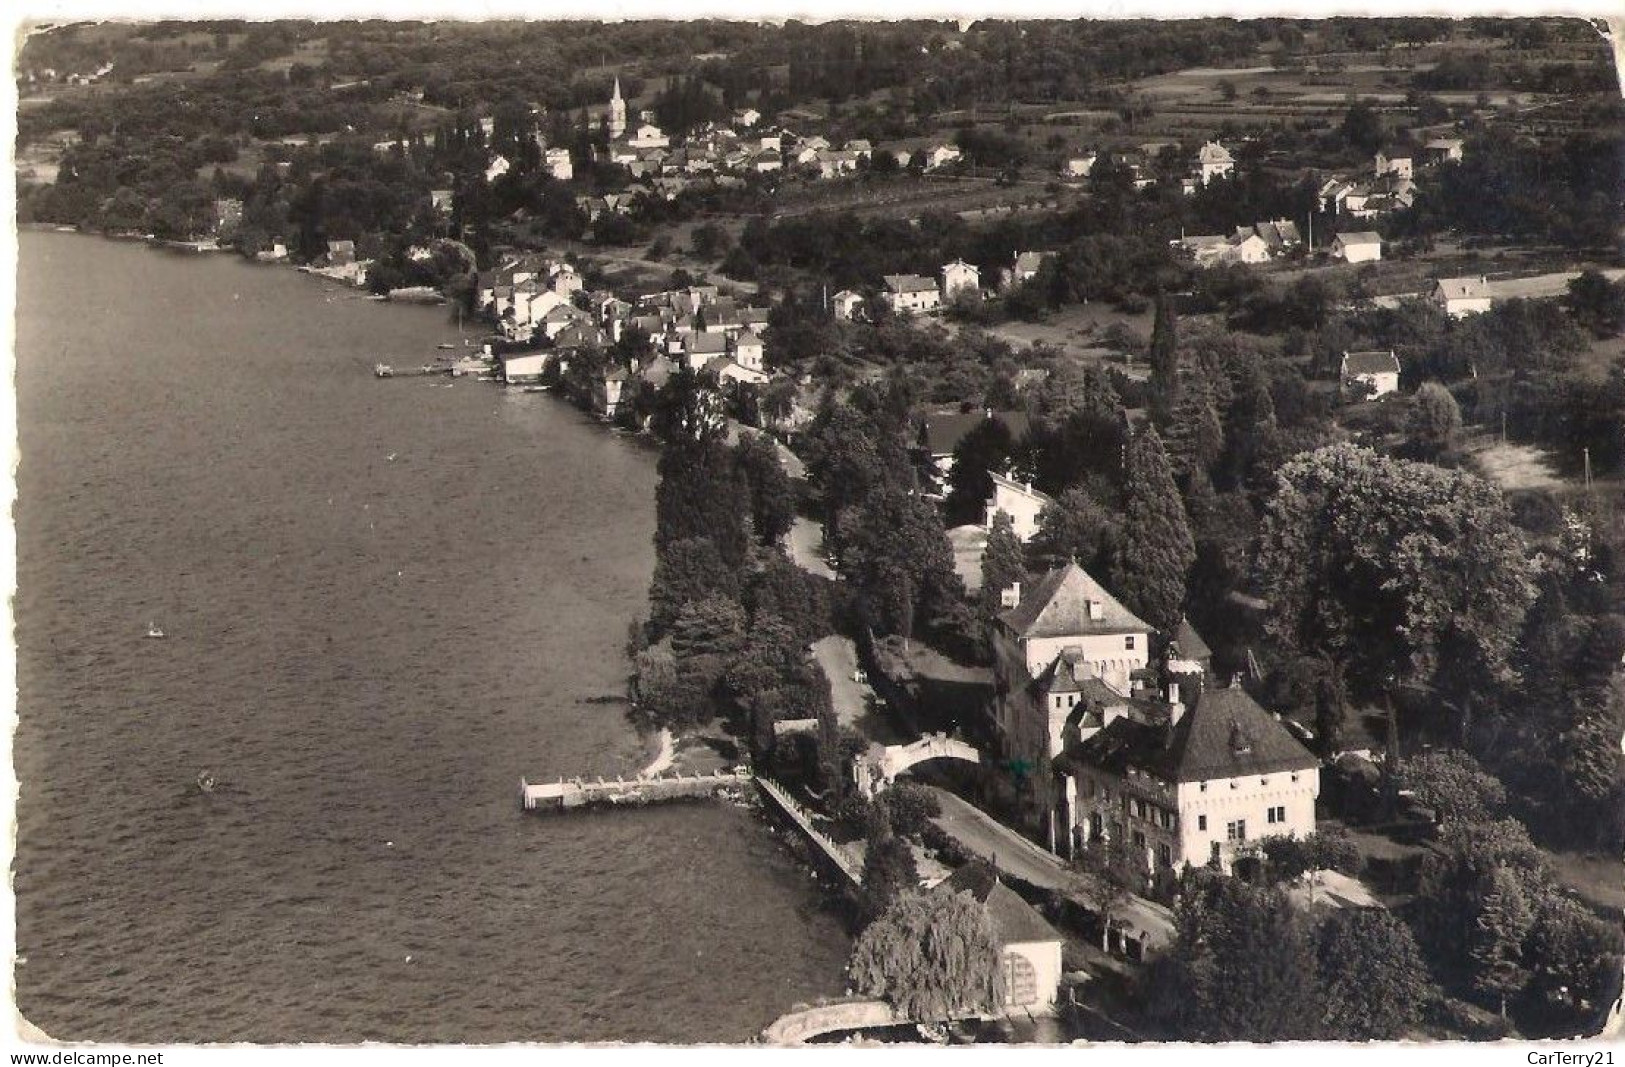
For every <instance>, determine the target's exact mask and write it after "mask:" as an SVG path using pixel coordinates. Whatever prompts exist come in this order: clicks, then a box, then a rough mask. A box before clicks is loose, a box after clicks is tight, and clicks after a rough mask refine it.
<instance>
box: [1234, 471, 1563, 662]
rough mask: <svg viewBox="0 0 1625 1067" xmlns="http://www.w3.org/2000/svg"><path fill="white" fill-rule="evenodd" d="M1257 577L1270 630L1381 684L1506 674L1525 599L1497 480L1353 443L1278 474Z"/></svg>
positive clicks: (1529, 593)
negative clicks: (1446, 673) (1454, 674)
mask: <svg viewBox="0 0 1625 1067" xmlns="http://www.w3.org/2000/svg"><path fill="white" fill-rule="evenodd" d="M1255 573H1256V576H1257V579H1258V584H1259V587H1260V592H1261V595H1262V596H1263V597H1264V599H1265V600H1266V601H1268V603H1269V613H1268V615H1267V616H1266V628H1267V630H1268V632H1269V633H1270V634H1271V635H1272V636H1273V637H1275V638H1276V639H1277V640H1279V641H1281V642H1282V643H1283V644H1284V645H1285V646H1286V647H1287V648H1288V649H1293V650H1297V651H1300V652H1303V653H1324V654H1327V655H1330V656H1331V657H1332V658H1333V659H1335V660H1337V661H1338V662H1340V663H1343V664H1345V665H1346V666H1347V668H1348V671H1349V676H1350V677H1351V678H1361V679H1369V680H1371V681H1370V683H1368V684H1370V685H1373V686H1375V687H1377V688H1381V687H1382V686H1384V685H1386V684H1387V680H1389V679H1395V678H1397V679H1399V680H1401V681H1412V682H1418V683H1426V682H1430V681H1432V680H1433V679H1434V678H1435V676H1436V675H1437V674H1438V673H1439V671H1440V669H1441V666H1450V665H1452V664H1454V665H1455V668H1456V670H1457V671H1458V676H1460V674H1462V673H1465V674H1468V675H1469V676H1476V677H1479V678H1502V677H1505V676H1506V675H1507V674H1508V665H1507V658H1508V655H1509V654H1510V652H1511V650H1512V646H1513V643H1514V641H1515V640H1516V638H1517V635H1518V632H1519V627H1520V624H1521V623H1522V620H1523V614H1524V610H1525V608H1526V607H1527V606H1528V604H1529V602H1530V601H1531V600H1532V599H1533V596H1534V585H1533V582H1532V580H1531V578H1530V574H1531V565H1530V563H1529V560H1528V558H1527V555H1526V551H1525V546H1524V541H1523V537H1522V536H1521V534H1520V533H1519V532H1518V530H1517V529H1516V527H1514V526H1513V525H1512V521H1511V514H1510V512H1509V510H1508V508H1507V506H1506V501H1505V500H1504V499H1503V498H1502V496H1501V494H1500V492H1499V491H1498V490H1497V489H1496V488H1495V487H1494V486H1492V485H1490V484H1489V483H1488V482H1486V481H1484V480H1483V479H1481V478H1477V477H1475V476H1473V475H1470V474H1467V473H1465V472H1462V471H1446V470H1442V469H1440V468H1438V467H1435V466H1433V465H1431V464H1426V463H1411V462H1407V461H1404V460H1397V459H1390V458H1387V457H1383V456H1379V455H1377V454H1376V453H1374V452H1371V451H1369V450H1366V449H1361V448H1357V447H1354V446H1352V445H1332V446H1328V447H1326V448H1321V449H1319V450H1317V451H1315V452H1310V453H1305V454H1302V455H1299V456H1297V457H1296V458H1294V459H1293V460H1291V461H1290V462H1288V463H1287V464H1286V465H1285V466H1283V467H1282V468H1281V470H1280V471H1279V472H1278V473H1277V474H1276V488H1275V493H1274V495H1273V497H1272V498H1271V499H1270V501H1269V503H1268V505H1267V506H1266V508H1265V512H1264V521H1263V524H1262V526H1261V527H1260V531H1259V548H1258V554H1257V562H1256V571H1255ZM1473 672H1477V673H1476V675H1474V673H1473Z"/></svg>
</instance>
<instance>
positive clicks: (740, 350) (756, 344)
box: [728, 328, 764, 373]
mask: <svg viewBox="0 0 1625 1067" xmlns="http://www.w3.org/2000/svg"><path fill="white" fill-rule="evenodd" d="M728 345H729V353H728V354H729V355H730V356H731V357H732V358H733V361H734V362H735V363H737V364H739V365H740V366H741V367H743V368H745V369H746V370H748V371H755V372H757V373H761V371H762V358H763V355H764V346H763V344H762V339H761V338H760V337H757V336H756V334H755V333H754V332H753V331H752V330H750V329H748V328H747V329H743V330H741V331H739V332H738V333H737V334H735V335H733V339H732V340H730V341H729V342H728Z"/></svg>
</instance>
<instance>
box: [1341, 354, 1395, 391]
mask: <svg viewBox="0 0 1625 1067" xmlns="http://www.w3.org/2000/svg"><path fill="white" fill-rule="evenodd" d="M1339 376H1340V377H1341V378H1342V380H1343V388H1345V389H1347V390H1349V391H1350V392H1354V393H1362V392H1363V393H1364V394H1365V396H1366V398H1367V399H1370V400H1375V399H1376V398H1377V397H1379V396H1387V395H1388V394H1389V393H1397V392H1399V357H1398V356H1396V355H1394V353H1393V351H1392V350H1389V351H1380V350H1379V351H1374V352H1344V353H1343V363H1342V367H1341V369H1340V371H1339Z"/></svg>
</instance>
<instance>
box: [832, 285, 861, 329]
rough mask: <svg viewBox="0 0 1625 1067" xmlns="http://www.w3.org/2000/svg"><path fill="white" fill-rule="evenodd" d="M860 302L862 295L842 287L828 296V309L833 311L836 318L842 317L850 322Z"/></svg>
mask: <svg viewBox="0 0 1625 1067" xmlns="http://www.w3.org/2000/svg"><path fill="white" fill-rule="evenodd" d="M862 304H863V296H862V295H861V294H859V293H854V292H853V291H852V290H850V289H842V290H841V291H840V292H838V293H836V294H835V295H834V296H832V297H830V298H829V306H830V309H831V310H832V311H834V313H835V317H836V318H838V319H844V320H846V321H848V322H850V321H851V320H852V318H853V316H855V315H856V314H857V313H858V308H859V307H860V306H861V305H862Z"/></svg>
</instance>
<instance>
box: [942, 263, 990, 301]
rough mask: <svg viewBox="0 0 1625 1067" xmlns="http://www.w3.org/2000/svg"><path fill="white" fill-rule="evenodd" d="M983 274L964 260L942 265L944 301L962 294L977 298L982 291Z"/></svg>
mask: <svg viewBox="0 0 1625 1067" xmlns="http://www.w3.org/2000/svg"><path fill="white" fill-rule="evenodd" d="M981 276H982V272H981V271H980V270H978V269H977V268H976V267H975V266H974V265H973V264H970V263H966V262H965V261H964V260H962V259H956V260H954V261H953V262H952V263H944V264H943V265H942V299H943V300H952V299H953V298H954V297H956V296H958V295H959V294H960V293H970V294H971V295H973V296H975V295H977V294H979V293H980V292H981V291H982V280H981Z"/></svg>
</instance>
